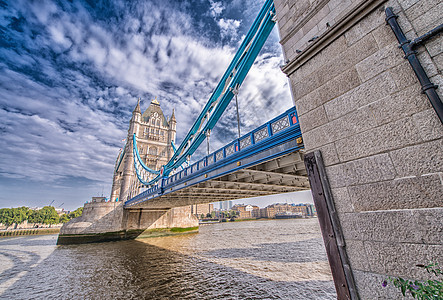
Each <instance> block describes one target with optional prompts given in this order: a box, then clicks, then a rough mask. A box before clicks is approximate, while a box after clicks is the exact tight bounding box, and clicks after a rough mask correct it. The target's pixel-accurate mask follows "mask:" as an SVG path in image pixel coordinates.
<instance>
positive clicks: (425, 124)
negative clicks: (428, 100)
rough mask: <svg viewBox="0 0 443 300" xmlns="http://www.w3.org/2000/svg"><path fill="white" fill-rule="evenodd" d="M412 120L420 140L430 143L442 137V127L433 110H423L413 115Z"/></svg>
mask: <svg viewBox="0 0 443 300" xmlns="http://www.w3.org/2000/svg"><path fill="white" fill-rule="evenodd" d="M412 118H413V120H414V123H415V126H416V128H417V131H418V134H419V135H420V139H422V140H423V141H430V140H434V139H438V138H442V137H443V125H442V124H441V122H440V120H439V118H438V116H437V113H436V112H435V110H434V109H433V108H430V109H428V110H424V111H422V112H419V113H417V114H415V115H413V117H412Z"/></svg>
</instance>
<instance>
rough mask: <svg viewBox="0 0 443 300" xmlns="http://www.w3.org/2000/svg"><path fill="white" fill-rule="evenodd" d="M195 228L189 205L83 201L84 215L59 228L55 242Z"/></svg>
mask: <svg viewBox="0 0 443 300" xmlns="http://www.w3.org/2000/svg"><path fill="white" fill-rule="evenodd" d="M197 231H198V219H197V218H196V217H195V216H194V215H193V214H192V213H191V207H190V206H186V207H177V208H170V209H133V210H131V209H124V208H123V203H121V202H120V203H119V202H91V203H86V204H85V205H84V208H83V214H82V215H81V216H80V217H78V218H75V219H73V220H71V221H69V222H68V223H66V224H65V225H63V227H62V228H61V230H60V234H59V237H58V241H57V244H59V245H64V244H81V243H93V242H106V241H116V240H125V239H136V238H144V237H157V236H165V235H174V234H179V233H191V232H197Z"/></svg>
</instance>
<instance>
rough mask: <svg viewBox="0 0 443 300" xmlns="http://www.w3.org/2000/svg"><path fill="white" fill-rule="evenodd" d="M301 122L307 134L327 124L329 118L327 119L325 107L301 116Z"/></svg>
mask: <svg viewBox="0 0 443 300" xmlns="http://www.w3.org/2000/svg"><path fill="white" fill-rule="evenodd" d="M299 121H300V126H301V128H302V131H303V132H305V131H309V130H312V129H313V128H315V127H318V126H320V125H323V124H325V123H327V122H328V118H327V117H326V112H325V108H324V107H323V106H319V107H317V108H316V109H314V110H311V111H310V112H308V113H306V114H304V115H301V116H300V117H299Z"/></svg>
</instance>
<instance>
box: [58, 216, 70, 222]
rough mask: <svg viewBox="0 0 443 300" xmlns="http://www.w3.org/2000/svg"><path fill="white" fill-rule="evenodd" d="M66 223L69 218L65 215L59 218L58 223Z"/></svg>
mask: <svg viewBox="0 0 443 300" xmlns="http://www.w3.org/2000/svg"><path fill="white" fill-rule="evenodd" d="M68 221H69V217H68V215H67V214H63V215H61V216H60V220H59V222H60V223H66V222H68Z"/></svg>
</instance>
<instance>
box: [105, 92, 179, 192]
mask: <svg viewBox="0 0 443 300" xmlns="http://www.w3.org/2000/svg"><path fill="white" fill-rule="evenodd" d="M176 126H177V121H176V118H175V113H174V110H173V111H172V115H171V117H170V118H169V119H168V118H166V117H165V115H164V113H163V110H162V109H161V107H160V103H159V102H158V100H157V98H155V99H154V100H152V101H151V103H150V105H149V107H148V108H147V109H146V110H145V112H143V114H142V113H141V109H140V101H138V103H137V105H136V107H135V108H134V111H133V112H132V118H131V120H130V122H129V129H128V135H127V139H126V141H127V142H126V145H125V148H124V149H122V150H121V151H120V153H119V155H118V157H117V160H116V164H115V169H114V179H113V183H112V191H111V201H126V200H127V198H128V196H129V197H130V196H134V195H136V194H138V193H139V192H140V190H141V188H142V186H141V185H140V184H138V181H137V178H136V177H135V172H134V163H133V160H134V155H133V153H132V146H133V145H132V135H133V134H134V133H135V135H136V138H137V147H138V151H139V153H140V157H141V158H142V159H143V161H144V163H145V164H146V165H147V166H148V167H149V168H151V169H153V170H159V169H160V168H161V166H162V165H164V164H166V163H167V162H168V161H169V159H170V158H171V157H172V155H173V154H174V150H173V148H172V145H171V142H175V137H176ZM153 178H154V174H152V175H151V176H150V177H149V178H148V180H151V179H153Z"/></svg>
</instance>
